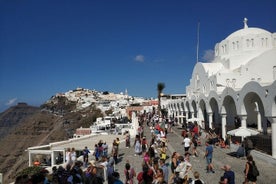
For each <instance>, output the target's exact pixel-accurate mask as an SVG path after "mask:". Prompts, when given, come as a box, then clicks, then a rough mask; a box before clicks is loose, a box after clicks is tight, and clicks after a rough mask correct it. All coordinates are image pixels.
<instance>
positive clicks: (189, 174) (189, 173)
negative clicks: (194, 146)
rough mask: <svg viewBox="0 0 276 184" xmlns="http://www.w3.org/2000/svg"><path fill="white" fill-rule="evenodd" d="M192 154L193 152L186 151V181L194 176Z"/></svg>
mask: <svg viewBox="0 0 276 184" xmlns="http://www.w3.org/2000/svg"><path fill="white" fill-rule="evenodd" d="M190 155H191V154H190V153H189V152H186V153H185V154H184V161H185V164H186V171H185V174H186V175H187V177H186V182H190V180H191V178H192V177H193V173H192V164H191V162H190Z"/></svg>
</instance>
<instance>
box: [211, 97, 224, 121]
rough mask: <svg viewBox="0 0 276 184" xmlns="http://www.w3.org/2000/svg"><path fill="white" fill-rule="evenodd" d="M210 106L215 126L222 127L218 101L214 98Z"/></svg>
mask: <svg viewBox="0 0 276 184" xmlns="http://www.w3.org/2000/svg"><path fill="white" fill-rule="evenodd" d="M209 104H210V107H211V113H212V122H214V123H215V126H219V125H221V115H220V112H219V105H218V102H217V99H216V98H214V97H212V98H211V99H210V101H209ZM210 123H211V122H210Z"/></svg>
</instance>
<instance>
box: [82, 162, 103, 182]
mask: <svg viewBox="0 0 276 184" xmlns="http://www.w3.org/2000/svg"><path fill="white" fill-rule="evenodd" d="M97 172H98V168H97V166H96V164H95V161H91V162H90V165H89V166H88V168H87V172H86V174H85V176H84V184H103V179H102V178H101V177H99V176H97Z"/></svg>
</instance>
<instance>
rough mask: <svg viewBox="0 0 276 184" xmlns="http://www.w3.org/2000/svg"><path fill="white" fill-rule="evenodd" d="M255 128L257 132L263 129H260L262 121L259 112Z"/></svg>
mask: <svg viewBox="0 0 276 184" xmlns="http://www.w3.org/2000/svg"><path fill="white" fill-rule="evenodd" d="M257 128H258V131H259V132H262V130H263V127H262V119H261V113H260V111H257Z"/></svg>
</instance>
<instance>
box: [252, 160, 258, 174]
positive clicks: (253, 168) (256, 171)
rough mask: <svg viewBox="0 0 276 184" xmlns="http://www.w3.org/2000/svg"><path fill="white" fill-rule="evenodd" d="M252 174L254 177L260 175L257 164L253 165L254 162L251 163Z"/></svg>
mask: <svg viewBox="0 0 276 184" xmlns="http://www.w3.org/2000/svg"><path fill="white" fill-rule="evenodd" d="M252 175H253V176H254V177H257V176H259V175H260V172H259V170H258V168H257V166H256V165H255V163H253V164H252Z"/></svg>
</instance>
